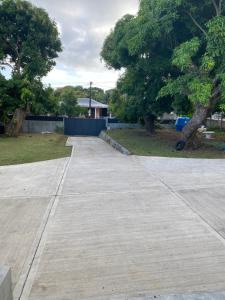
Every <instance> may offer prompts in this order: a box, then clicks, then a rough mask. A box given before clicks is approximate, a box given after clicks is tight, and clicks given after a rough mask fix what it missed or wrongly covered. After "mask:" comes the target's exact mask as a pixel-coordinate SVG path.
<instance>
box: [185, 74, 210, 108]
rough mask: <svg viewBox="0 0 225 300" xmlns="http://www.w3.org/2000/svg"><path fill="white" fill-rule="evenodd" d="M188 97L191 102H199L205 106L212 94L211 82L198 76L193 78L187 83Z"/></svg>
mask: <svg viewBox="0 0 225 300" xmlns="http://www.w3.org/2000/svg"><path fill="white" fill-rule="evenodd" d="M188 88H189V93H188V94H189V95H188V97H189V99H190V100H191V101H192V102H193V103H196V102H198V103H200V104H201V105H203V106H207V105H208V102H209V98H210V96H211V94H212V89H213V84H212V82H210V81H208V80H205V81H204V80H202V79H200V78H193V79H192V80H191V81H190V82H189V83H188Z"/></svg>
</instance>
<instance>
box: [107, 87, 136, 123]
mask: <svg viewBox="0 0 225 300" xmlns="http://www.w3.org/2000/svg"><path fill="white" fill-rule="evenodd" d="M109 107H110V112H111V113H112V114H113V116H116V117H117V118H118V119H119V120H120V121H123V122H129V123H136V122H137V120H138V115H137V109H136V105H135V101H134V99H133V98H132V97H129V96H128V95H127V94H121V93H120V91H119V90H118V89H115V90H114V91H113V92H112V94H111V100H110V103H109Z"/></svg>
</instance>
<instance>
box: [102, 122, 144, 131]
mask: <svg viewBox="0 0 225 300" xmlns="http://www.w3.org/2000/svg"><path fill="white" fill-rule="evenodd" d="M138 128H142V126H141V125H140V124H131V123H108V125H107V129H108V130H111V129H138Z"/></svg>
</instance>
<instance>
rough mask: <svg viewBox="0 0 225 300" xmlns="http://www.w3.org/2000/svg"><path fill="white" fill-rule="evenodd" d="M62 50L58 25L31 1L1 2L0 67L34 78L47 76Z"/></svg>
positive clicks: (1, 0)
mask: <svg viewBox="0 0 225 300" xmlns="http://www.w3.org/2000/svg"><path fill="white" fill-rule="evenodd" d="M61 50H62V48H61V42H60V39H59V35H58V30H57V26H56V23H55V22H54V21H52V20H51V19H50V18H49V16H48V14H47V12H46V11H45V10H43V9H41V8H38V7H35V6H33V5H32V4H31V3H30V2H28V1H21V0H0V65H1V66H2V67H4V66H8V67H10V68H11V69H12V72H13V74H23V75H26V76H28V77H29V79H33V78H35V77H42V76H44V75H46V74H47V73H48V72H49V71H50V70H51V69H52V67H53V66H54V65H55V61H54V59H55V58H56V57H57V56H58V52H60V51H61Z"/></svg>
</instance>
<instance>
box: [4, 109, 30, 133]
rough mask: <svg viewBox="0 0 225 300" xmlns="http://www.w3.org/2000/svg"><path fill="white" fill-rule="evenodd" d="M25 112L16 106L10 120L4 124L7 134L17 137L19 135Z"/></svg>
mask: <svg viewBox="0 0 225 300" xmlns="http://www.w3.org/2000/svg"><path fill="white" fill-rule="evenodd" d="M26 114H27V112H26V111H25V110H24V109H22V108H17V109H16V110H15V112H14V114H13V118H12V120H11V121H10V122H9V124H7V126H6V134H7V135H8V136H12V137H17V136H18V135H19V133H20V132H21V129H22V125H23V121H24V119H25V117H26Z"/></svg>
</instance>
